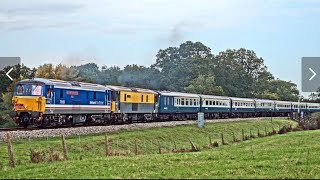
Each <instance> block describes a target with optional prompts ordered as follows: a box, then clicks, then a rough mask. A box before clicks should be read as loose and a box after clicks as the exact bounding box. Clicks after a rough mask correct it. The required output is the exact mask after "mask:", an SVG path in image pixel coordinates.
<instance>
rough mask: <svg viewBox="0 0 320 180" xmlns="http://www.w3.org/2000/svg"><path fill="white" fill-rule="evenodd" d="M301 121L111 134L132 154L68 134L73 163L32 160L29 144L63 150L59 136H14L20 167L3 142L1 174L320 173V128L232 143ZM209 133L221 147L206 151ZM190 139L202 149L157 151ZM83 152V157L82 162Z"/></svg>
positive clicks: (173, 175)
mask: <svg viewBox="0 0 320 180" xmlns="http://www.w3.org/2000/svg"><path fill="white" fill-rule="evenodd" d="M288 124H291V125H296V124H295V123H294V122H292V121H288V120H279V119H277V120H273V121H272V122H271V121H270V120H265V121H261V120H260V121H242V122H224V123H214V124H206V125H205V128H203V129H199V128H197V127H196V125H188V126H185V125H184V126H177V127H166V128H153V129H144V130H136V131H120V132H114V133H109V134H108V137H109V139H110V140H111V147H110V149H111V151H116V152H120V151H121V152H129V150H130V151H131V153H130V155H129V156H125V157H121V156H112V157H104V135H96V136H92V135H88V136H81V137H80V141H79V137H68V138H66V141H67V146H68V151H69V153H68V155H69V160H68V161H60V162H51V163H49V162H45V163H40V164H33V163H30V162H29V148H30V147H31V148H32V149H41V150H48V149H49V148H50V149H54V150H56V151H60V152H61V151H62V150H61V149H62V147H61V140H60V138H49V139H46V138H40V139H33V140H31V141H28V140H15V141H14V142H13V151H14V155H15V160H16V162H18V165H17V167H16V168H14V169H11V168H9V167H7V166H6V164H7V162H8V160H7V150H6V147H5V146H4V144H1V145H0V147H1V148H0V153H1V154H0V155H1V157H0V159H1V163H2V166H3V168H2V170H0V177H1V178H240V177H242V178H255V177H258V178H283V177H291V178H301V177H318V175H317V171H318V170H319V166H317V164H319V160H320V159H319V158H318V157H320V156H319V155H320V151H319V148H320V145H317V143H318V141H317V138H316V136H319V135H320V131H306V132H295V133H288V134H285V135H276V136H271V137H264V138H255V139H252V140H249V141H245V142H240V143H235V144H231V143H230V142H231V141H232V139H233V138H232V132H233V131H234V132H235V135H236V137H237V139H241V130H242V129H244V130H245V132H246V134H247V135H248V134H249V131H250V129H251V130H252V133H253V134H255V135H257V131H258V129H260V133H264V129H265V128H266V129H267V131H268V132H270V131H271V130H272V127H274V129H275V130H278V129H279V127H281V126H283V125H288ZM221 132H224V136H225V140H226V141H227V142H228V143H229V145H225V146H221V138H220V136H221V135H220V133H221ZM208 136H211V137H212V139H213V141H217V142H219V144H220V147H218V148H214V149H204V148H203V147H204V146H205V145H207V144H208ZM188 138H190V139H191V140H192V141H193V142H194V143H195V144H197V145H198V146H199V147H200V149H201V152H192V153H191V152H188V153H175V154H173V153H169V154H157V153H158V149H157V145H156V142H157V141H160V143H161V145H162V146H164V147H165V148H164V149H167V150H170V149H173V147H174V146H173V142H174V141H175V142H176V144H177V148H182V147H185V148H190V143H189V142H188ZM135 139H137V142H138V144H139V147H138V149H139V152H140V153H141V154H148V155H138V156H135V155H134V153H133V152H134V140H135ZM80 156H82V157H83V159H82V160H79V157H80Z"/></svg>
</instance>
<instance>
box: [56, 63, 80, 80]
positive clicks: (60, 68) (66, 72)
mask: <svg viewBox="0 0 320 180" xmlns="http://www.w3.org/2000/svg"><path fill="white" fill-rule="evenodd" d="M54 76H55V79H60V80H64V81H79V80H80V79H81V78H80V77H79V70H77V69H76V68H75V67H67V66H66V65H62V64H58V65H57V66H56V67H55V68H54Z"/></svg>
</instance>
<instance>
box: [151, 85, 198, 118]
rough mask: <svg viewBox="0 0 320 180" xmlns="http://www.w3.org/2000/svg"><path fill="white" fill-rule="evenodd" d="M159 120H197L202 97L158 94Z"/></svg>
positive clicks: (183, 94) (172, 93) (169, 93)
mask: <svg viewBox="0 0 320 180" xmlns="http://www.w3.org/2000/svg"><path fill="white" fill-rule="evenodd" d="M158 104H159V105H158V106H159V107H158V117H157V118H158V119H160V120H186V119H193V120H195V119H197V117H198V115H197V113H198V112H199V111H200V96H199V95H197V94H190V93H181V92H169V91H160V92H158Z"/></svg>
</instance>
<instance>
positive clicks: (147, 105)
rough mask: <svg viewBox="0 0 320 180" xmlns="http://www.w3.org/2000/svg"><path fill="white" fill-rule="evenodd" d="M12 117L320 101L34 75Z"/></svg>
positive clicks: (224, 109) (126, 116)
mask: <svg viewBox="0 0 320 180" xmlns="http://www.w3.org/2000/svg"><path fill="white" fill-rule="evenodd" d="M12 103H13V116H12V118H13V120H14V121H15V122H16V123H17V124H19V125H20V126H23V127H25V128H26V127H28V126H29V125H36V126H37V127H46V126H61V125H67V126H69V125H70V126H71V125H76V124H85V125H91V124H115V123H132V122H150V121H169V120H187V119H188V120H196V119H197V116H198V112H203V113H204V117H205V119H218V118H234V117H241V118H245V117H266V116H288V117H289V116H290V117H292V116H293V113H294V112H297V111H298V109H299V107H298V106H299V105H300V111H301V112H303V113H312V112H316V111H320V104H318V103H300V104H298V102H288V101H274V100H267V99H250V98H237V97H226V96H214V95H202V94H190V93H181V92H169V91H153V90H149V89H142V88H128V87H122V86H111V85H106V86H104V85H100V84H92V83H84V82H77V81H62V80H54V79H44V78H33V79H25V80H21V81H19V82H17V83H16V84H15V86H14V95H13V98H12Z"/></svg>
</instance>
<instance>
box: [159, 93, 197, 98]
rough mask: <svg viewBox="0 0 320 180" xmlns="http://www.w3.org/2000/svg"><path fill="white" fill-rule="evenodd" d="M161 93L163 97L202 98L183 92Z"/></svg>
mask: <svg viewBox="0 0 320 180" xmlns="http://www.w3.org/2000/svg"><path fill="white" fill-rule="evenodd" d="M159 93H160V94H161V95H163V96H176V97H190V98H200V96H199V95H197V94H189V93H181V92H170V91H159Z"/></svg>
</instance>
